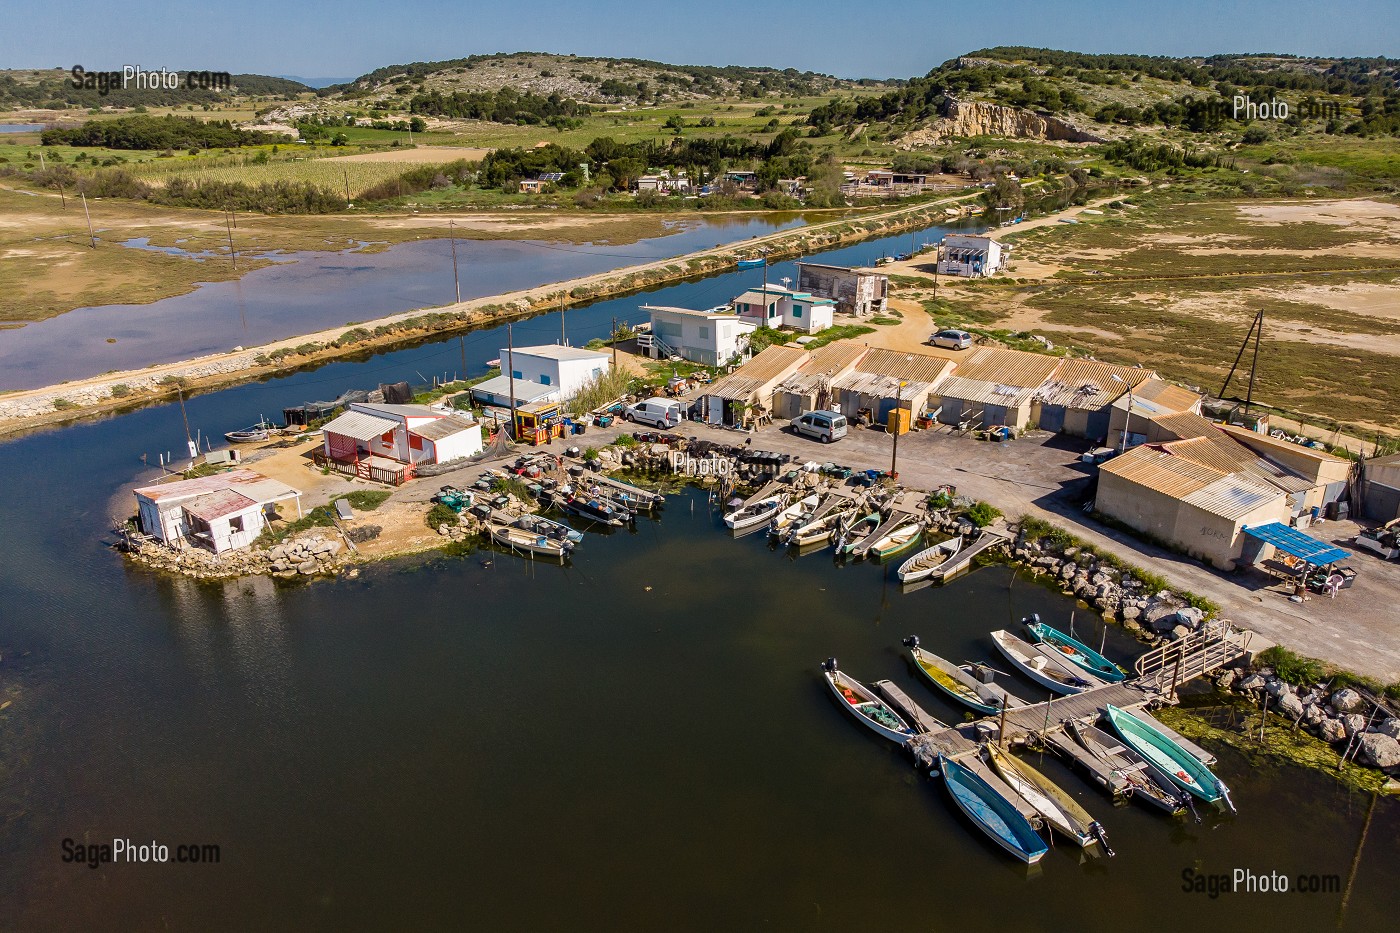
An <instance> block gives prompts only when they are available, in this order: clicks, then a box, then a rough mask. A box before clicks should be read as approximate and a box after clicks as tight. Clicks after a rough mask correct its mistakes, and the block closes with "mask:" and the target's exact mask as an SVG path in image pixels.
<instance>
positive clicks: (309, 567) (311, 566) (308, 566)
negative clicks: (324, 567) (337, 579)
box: [297, 560, 321, 577]
mask: <svg viewBox="0 0 1400 933" xmlns="http://www.w3.org/2000/svg"><path fill="white" fill-rule="evenodd" d="M320 569H321V566H320V565H319V564H317V563H316V562H315V561H314V560H308V561H306V562H305V563H302V564H298V565H297V573H301V574H305V575H306V576H308V577H309V576H311V575H312V574H313V573H315V572H316V571H318V570H320Z"/></svg>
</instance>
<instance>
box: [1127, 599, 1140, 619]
mask: <svg viewBox="0 0 1400 933" xmlns="http://www.w3.org/2000/svg"><path fill="white" fill-rule="evenodd" d="M1140 615H1142V610H1141V609H1139V608H1138V607H1137V606H1135V605H1133V604H1132V603H1127V604H1126V605H1124V606H1123V621H1125V622H1130V621H1133V620H1135V619H1137V618H1138V617H1139V616H1140Z"/></svg>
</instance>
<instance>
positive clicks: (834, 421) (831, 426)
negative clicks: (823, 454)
mask: <svg viewBox="0 0 1400 933" xmlns="http://www.w3.org/2000/svg"><path fill="white" fill-rule="evenodd" d="M792 430H793V433H794V434H803V435H806V436H807V437H815V438H816V439H817V440H819V441H821V442H822V443H823V444H830V443H831V442H832V441H839V440H840V439H841V438H843V437H845V436H846V416H845V415H843V414H841V413H840V412H839V411H809V412H807V413H805V414H802V415H798V416H797V417H796V418H793V419H792Z"/></svg>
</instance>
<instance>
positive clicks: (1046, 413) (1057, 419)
mask: <svg viewBox="0 0 1400 933" xmlns="http://www.w3.org/2000/svg"><path fill="white" fill-rule="evenodd" d="M1064 428H1065V409H1064V406H1063V405H1042V406H1041V408H1040V429H1041V430H1042V431H1051V432H1054V433H1059V432H1060V431H1063V430H1064Z"/></svg>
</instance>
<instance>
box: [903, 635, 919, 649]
mask: <svg viewBox="0 0 1400 933" xmlns="http://www.w3.org/2000/svg"><path fill="white" fill-rule="evenodd" d="M904 647H906V648H917V647H919V636H918V635H910V636H909V637H908V638H906V639H904Z"/></svg>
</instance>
